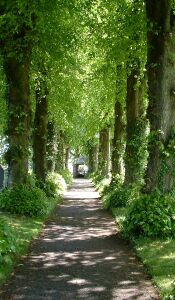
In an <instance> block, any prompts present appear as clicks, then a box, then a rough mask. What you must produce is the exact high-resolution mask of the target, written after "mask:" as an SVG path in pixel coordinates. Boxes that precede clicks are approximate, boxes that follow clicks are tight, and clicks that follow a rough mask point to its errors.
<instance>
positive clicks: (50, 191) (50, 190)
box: [36, 179, 58, 198]
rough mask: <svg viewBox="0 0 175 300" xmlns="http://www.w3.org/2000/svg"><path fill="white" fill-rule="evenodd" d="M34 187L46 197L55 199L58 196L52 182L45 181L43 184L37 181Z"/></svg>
mask: <svg viewBox="0 0 175 300" xmlns="http://www.w3.org/2000/svg"><path fill="white" fill-rule="evenodd" d="M36 186H37V187H38V188H40V189H41V190H43V191H44V192H45V194H46V196H47V197H53V198H55V197H56V196H57V195H58V191H57V189H58V188H57V185H56V184H55V183H54V182H53V181H52V180H49V179H47V180H46V181H45V182H43V181H40V180H37V181H36Z"/></svg>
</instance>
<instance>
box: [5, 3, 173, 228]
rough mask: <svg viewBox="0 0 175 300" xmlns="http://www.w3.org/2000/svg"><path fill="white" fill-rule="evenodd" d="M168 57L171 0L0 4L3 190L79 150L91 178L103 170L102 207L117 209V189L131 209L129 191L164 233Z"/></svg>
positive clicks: (168, 179) (169, 151)
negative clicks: (5, 174)
mask: <svg viewBox="0 0 175 300" xmlns="http://www.w3.org/2000/svg"><path fill="white" fill-rule="evenodd" d="M174 53H175V14H174V1H171V0H154V1H152V0H145V1H139V0H118V1H116V0H111V1H105V0H102V1H98V0H97V1H90V0H73V1H62V0H54V1H51V2H48V1H46V0H39V1H37V3H36V1H31V0H30V1H29V0H16V1H7V0H6V1H5V0H2V1H1V4H0V55H1V56H0V65H1V68H0V115H1V118H0V134H1V144H2V147H3V144H5V149H6V153H5V160H6V163H7V165H8V187H9V188H10V187H13V186H15V185H18V184H23V185H25V184H29V179H28V178H29V166H30V169H31V168H32V170H33V174H34V175H35V178H36V180H38V181H40V182H42V183H45V182H46V180H47V179H46V177H47V174H48V173H49V172H57V173H61V172H62V170H64V169H65V168H67V160H68V157H69V153H70V152H72V153H74V155H75V157H77V156H79V155H80V154H83V155H86V156H87V157H88V159H89V173H92V174H93V177H94V180H95V181H96V182H97V181H100V180H101V179H102V178H104V177H109V176H111V183H110V185H109V187H108V188H106V191H105V192H106V193H108V192H109V191H110V192H111V191H112V194H111V195H113V196H112V198H110V197H109V198H108V207H110V206H112V205H114V206H115V205H118V204H117V201H118V200H116V199H118V198H117V197H119V195H118V194H119V193H120V194H122V195H123V196H122V197H123V199H125V198H126V199H125V200H126V201H125V202H126V203H125V205H130V202H131V200H132V199H133V198H134V197H136V195H135V194H134V195H135V196H133V191H137V195H138V194H139V197H138V196H137V197H136V198H138V199H135V200H136V201H135V202H134V203H135V206H137V207H138V206H139V205H140V204H139V203H142V205H141V206H140V207H141V208H140V212H139V214H140V215H141V211H142V210H143V211H144V203H147V202H148V204H150V203H154V205H153V208H155V209H156V207H157V206H159V203H161V207H160V209H161V213H162V215H163V217H162V218H163V219H164V220H165V218H167V219H166V222H168V225H166V226H167V231H166V230H165V227H166V226H164V225H162V224H163V221H161V222H162V223H161V222H160V224H161V225H160V226H161V228H162V231H163V232H165V231H166V232H168V233H172V232H173V230H175V224H174V223H173V222H174V221H173V214H174V210H173V209H174V207H175V205H174V203H175V200H174V196H173V195H174V188H175V182H174V179H175V155H174V150H175V136H174V135H175V55H174ZM129 195H130V196H129ZM119 198H120V197H119ZM130 198H132V199H130ZM111 199H112V201H113V202H112V204H111V203H110V201H111ZM128 199H129V200H128ZM148 199H149V201H148ZM122 201H123V202H122ZM122 201H121V202H122V203H124V200H122ZM128 201H129V202H128ZM139 201H140V202H139ZM156 201H157V202H156ZM135 206H134V207H135ZM148 206H149V205H148ZM131 207H133V204H132V205H131ZM132 209H133V210H134V209H135V208H132ZM132 209H131V212H130V215H129V216H128V222H129V220H130V219H132V213H133V210H132ZM166 209H167V210H168V213H167V215H166V216H165V215H164V212H165V211H166ZM156 214H157V212H156V211H155V215H156ZM160 219H161V216H160ZM137 220H138V217H137ZM161 220H162V219H161ZM131 221H132V220H131ZM151 222H152V224H153V223H154V222H155V219H154V218H153V219H152V220H151V221H150V224H151ZM158 222H159V220H158ZM127 226H128V227H129V225H128V223H127ZM150 226H151V225H150ZM136 227H137V228H134V229H133V230H134V231H135V232H142V231H144V232H145V233H148V234H152V233H155V234H159V233H160V232H162V231H161V230H157V232H152V229H149V230H147V231H146V230H145V229H144V228H141V227H140V224H137V226H136ZM173 228H174V229H173Z"/></svg>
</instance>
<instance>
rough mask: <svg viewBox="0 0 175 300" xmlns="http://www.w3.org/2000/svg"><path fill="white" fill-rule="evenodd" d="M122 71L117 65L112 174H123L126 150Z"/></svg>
mask: <svg viewBox="0 0 175 300" xmlns="http://www.w3.org/2000/svg"><path fill="white" fill-rule="evenodd" d="M121 72H122V68H121V66H117V72H116V76H117V78H116V101H115V107H114V137H113V140H112V157H111V167H112V176H113V177H115V176H116V175H117V174H119V175H121V174H122V159H123V152H124V139H125V124H124V105H123V104H122V99H121V98H120V97H121V92H120V86H122V84H121V81H120V73H121Z"/></svg>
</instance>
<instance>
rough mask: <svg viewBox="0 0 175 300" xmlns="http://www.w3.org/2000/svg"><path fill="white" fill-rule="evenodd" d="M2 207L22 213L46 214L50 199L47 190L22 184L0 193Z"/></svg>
mask: <svg viewBox="0 0 175 300" xmlns="http://www.w3.org/2000/svg"><path fill="white" fill-rule="evenodd" d="M0 208H1V209H4V210H5V211H9V212H10V213H15V214H20V215H26V216H44V215H46V214H47V208H48V201H47V197H46V194H45V192H44V191H42V190H41V189H39V188H38V187H33V188H31V187H30V186H28V185H22V184H20V185H15V186H14V187H12V188H9V189H4V190H3V191H2V192H1V193H0Z"/></svg>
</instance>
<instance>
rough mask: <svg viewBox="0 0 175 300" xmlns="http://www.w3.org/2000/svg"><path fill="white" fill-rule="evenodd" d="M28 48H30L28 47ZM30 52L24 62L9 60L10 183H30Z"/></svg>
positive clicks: (7, 61)
mask: <svg viewBox="0 0 175 300" xmlns="http://www.w3.org/2000/svg"><path fill="white" fill-rule="evenodd" d="M25 50H26V49H25ZM29 70H30V55H28V53H27V50H26V54H25V56H24V57H23V59H22V60H21V61H19V60H18V59H17V58H6V59H5V73H6V77H7V86H8V96H7V99H8V129H7V135H8V143H9V149H8V151H7V153H6V160H7V163H8V186H11V185H14V184H18V183H19V184H21V183H26V181H27V176H28V158H29V139H30V133H31V130H30V128H31V103H30V97H29V94H30V93H29Z"/></svg>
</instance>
